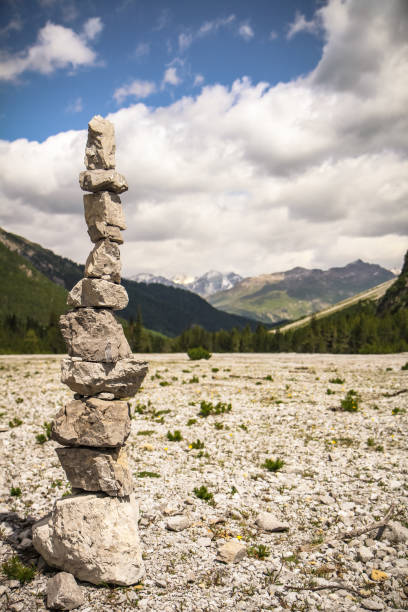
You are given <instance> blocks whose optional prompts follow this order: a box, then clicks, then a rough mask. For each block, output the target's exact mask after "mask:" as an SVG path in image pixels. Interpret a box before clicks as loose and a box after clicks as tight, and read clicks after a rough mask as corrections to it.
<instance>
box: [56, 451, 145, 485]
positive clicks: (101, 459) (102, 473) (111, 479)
mask: <svg viewBox="0 0 408 612" xmlns="http://www.w3.org/2000/svg"><path fill="white" fill-rule="evenodd" d="M55 452H56V453H57V455H58V459H59V460H60V462H61V465H62V468H63V470H64V471H65V473H66V475H67V478H68V480H69V481H70V483H71V485H72V487H73V488H76V489H84V490H85V491H103V492H104V493H107V494H108V495H112V496H119V497H125V496H128V495H130V494H131V492H132V490H133V483H132V473H131V471H130V469H129V465H128V460H127V454H126V450H125V449H124V447H120V448H119V449H114V450H102V449H93V448H85V447H79V448H67V447H62V448H61V447H60V448H56V449H55Z"/></svg>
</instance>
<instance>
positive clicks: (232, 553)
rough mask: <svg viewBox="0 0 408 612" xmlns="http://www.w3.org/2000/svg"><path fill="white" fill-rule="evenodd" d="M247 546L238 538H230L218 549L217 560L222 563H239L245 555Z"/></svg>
mask: <svg viewBox="0 0 408 612" xmlns="http://www.w3.org/2000/svg"><path fill="white" fill-rule="evenodd" d="M245 554H246V546H245V544H242V543H241V542H239V541H238V540H230V541H229V542H227V543H226V544H223V545H222V546H220V548H219V549H218V553H217V561H222V563H237V562H238V561H241V559H243V558H244V557H245Z"/></svg>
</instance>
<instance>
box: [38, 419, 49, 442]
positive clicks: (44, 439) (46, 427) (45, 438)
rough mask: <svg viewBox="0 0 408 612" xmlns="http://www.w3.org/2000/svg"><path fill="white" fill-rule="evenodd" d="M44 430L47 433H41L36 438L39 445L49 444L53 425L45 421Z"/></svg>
mask: <svg viewBox="0 0 408 612" xmlns="http://www.w3.org/2000/svg"><path fill="white" fill-rule="evenodd" d="M43 429H44V432H45V433H40V434H37V435H36V436H35V439H36V441H37V444H44V443H45V442H48V440H51V423H48V422H47V421H44V423H43Z"/></svg>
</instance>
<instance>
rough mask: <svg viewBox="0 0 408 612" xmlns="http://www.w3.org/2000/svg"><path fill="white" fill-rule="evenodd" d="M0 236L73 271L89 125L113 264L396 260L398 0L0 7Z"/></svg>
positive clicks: (403, 219) (406, 94)
mask: <svg viewBox="0 0 408 612" xmlns="http://www.w3.org/2000/svg"><path fill="white" fill-rule="evenodd" d="M0 11H1V12H0V19H1V23H0V45H1V53H0V96H1V108H0V128H1V139H2V140H0V168H1V170H0V225H1V226H2V227H4V228H5V229H7V230H9V231H12V232H15V233H18V234H20V235H23V236H25V237H26V238H28V239H30V240H33V241H36V242H39V243H40V244H42V245H43V246H46V247H48V248H51V249H53V250H54V251H55V252H57V253H60V254H62V255H65V256H68V257H70V258H71V259H74V260H75V261H78V262H83V261H84V260H85V258H86V256H87V253H88V252H89V250H90V247H91V245H90V243H89V239H88V236H87V234H86V226H85V223H84V219H83V204H82V193H81V191H80V189H79V187H78V179H77V177H78V173H79V172H80V171H81V170H82V169H83V154H84V147H85V142H86V127H87V123H88V121H89V120H90V118H91V117H92V116H93V115H95V114H101V115H103V116H106V117H108V118H109V119H110V120H111V121H112V122H113V123H114V125H115V131H116V143H117V156H116V158H117V169H118V171H119V172H122V173H123V174H124V175H125V176H126V178H127V180H128V182H129V192H128V193H126V194H124V196H123V202H124V206H125V213H126V217H127V223H128V229H127V231H126V233H125V244H124V246H123V247H122V255H123V272H124V275H125V276H132V275H133V274H136V273H138V272H151V273H159V274H163V275H167V276H171V275H173V274H179V273H186V274H188V275H193V276H194V275H200V274H202V273H204V272H206V271H207V270H209V269H218V270H221V271H223V272H228V271H235V272H237V273H240V274H242V275H251V276H252V275H256V274H262V273H270V272H276V271H280V270H286V269H289V268H290V267H293V266H296V265H303V266H305V267H322V268H328V267H330V266H336V265H337V266H339V265H344V264H347V263H349V262H350V261H353V260H355V259H357V258H362V259H364V260H366V261H371V262H375V263H379V264H382V265H384V266H387V267H390V268H398V267H400V265H401V262H402V258H403V255H404V253H405V251H406V249H407V233H408V207H407V200H408V115H407V112H406V109H407V108H408V41H407V36H406V32H407V31H408V3H407V2H406V0H388V1H387V2H384V1H383V0H315V1H312V0H285V2H283V1H281V0H269V1H267V0H254V2H252V3H248V2H238V1H234V2H214V1H212V0H211V1H208V2H206V3H198V2H172V3H164V2H150V3H148V2H144V1H133V0H117V1H116V2H112V1H111V2H105V1H104V0H98V1H96V0H3V1H2V2H1V8H0Z"/></svg>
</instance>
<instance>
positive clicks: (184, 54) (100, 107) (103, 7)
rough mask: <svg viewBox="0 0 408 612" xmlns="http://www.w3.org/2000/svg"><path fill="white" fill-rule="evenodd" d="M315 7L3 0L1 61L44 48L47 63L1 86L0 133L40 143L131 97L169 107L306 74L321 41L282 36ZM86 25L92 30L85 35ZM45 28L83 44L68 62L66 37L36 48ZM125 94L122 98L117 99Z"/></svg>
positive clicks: (275, 2)
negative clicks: (210, 91) (202, 94)
mask: <svg viewBox="0 0 408 612" xmlns="http://www.w3.org/2000/svg"><path fill="white" fill-rule="evenodd" d="M315 9H316V1H315V0H286V1H285V2H281V1H280V0H255V1H254V2H252V3H248V2H242V1H240V2H237V1H236V0H235V1H229V2H221V3H220V2H215V1H214V0H212V1H208V2H205V3H199V2H180V1H179V2H172V3H165V2H146V1H137V0H130V1H127V0H117V1H116V2H111V1H109V2H108V1H106V0H99V1H98V2H95V1H92V0H82V1H81V2H74V1H73V0H72V1H64V0H43V1H37V2H36V1H33V0H29V1H23V0H22V1H18V0H5V2H3V3H2V15H1V17H2V24H1V32H2V37H1V42H2V49H3V53H7V54H9V56H11V57H12V58H14V57H16V56H20V57H25V56H27V55H28V54H29V53H30V49H31V50H32V49H33V48H35V47H37V48H38V47H42V48H43V53H46V54H47V56H48V58H49V62H50V65H49V67H48V69H47V72H46V73H45V74H41V72H40V70H38V67H37V66H36V68H37V69H36V68H33V67H32V64H31V67H30V65H28V66H27V69H26V70H24V71H23V72H21V73H18V72H17V69H16V70H15V73H14V75H13V78H12V79H9V80H7V81H3V83H2V84H1V99H2V100H3V102H2V116H1V130H2V135H3V137H6V138H7V139H15V138H21V137H25V138H29V139H36V140H43V139H44V138H46V137H48V136H49V135H51V134H53V133H57V132H59V131H61V130H67V129H81V128H83V126H84V124H86V122H87V121H88V118H89V117H90V116H92V115H94V114H96V113H100V114H103V115H106V114H107V113H110V112H114V111H116V110H117V109H118V108H120V107H122V106H128V105H129V103H131V102H134V101H135V100H137V99H139V100H141V99H143V100H145V101H146V103H147V104H149V105H152V106H161V105H167V104H169V103H171V102H172V101H173V100H174V99H176V98H180V97H182V96H184V95H187V96H191V95H193V96H194V95H196V94H197V91H198V89H197V88H198V87H199V86H201V85H203V84H211V83H221V84H224V85H229V84H230V83H232V82H233V81H234V80H235V79H238V78H240V77H241V76H242V75H244V74H245V75H248V76H250V78H251V80H252V81H253V82H258V81H266V82H269V83H271V84H275V83H277V82H279V81H290V80H291V79H293V78H296V77H297V76H298V75H300V74H304V73H307V72H309V71H310V70H311V69H312V68H313V66H314V65H315V64H316V62H317V61H318V59H319V57H320V55H321V47H322V37H321V36H311V35H310V34H309V33H308V32H307V30H306V31H304V32H302V33H301V34H300V35H298V36H292V37H289V36H288V34H289V32H290V28H291V27H292V28H293V24H294V23H295V22H296V19H297V18H298V15H299V12H301V14H302V15H304V17H305V19H306V20H310V19H311V18H312V16H313V14H314V11H315ZM87 23H88V24H93V29H92V28H91V32H90V33H89V34H88V35H86V33H85V31H86V24H87ZM47 24H48V25H49V24H54V25H57V26H59V28H64V29H65V30H69V31H70V34H71V39H72V40H73V41H74V42H77V41H79V45H78V48H77V49H74V48H72V50H71V53H69V52H68V53H65V57H64V60H62V59H61V55H62V52H61V49H59V48H58V46H57V45H58V40H61V38H62V36H61V35H62V34H63V32H62V30H61V31H60V32H58V31H55V32H54V33H52V35H53V39H52V42H49V44H48V48H47V47H45V45H44V44H41V32H44V28H46V27H47ZM84 28H85V30H84ZM84 49H88V50H89V51H90V53H89V54H88V56H87V55H86V54H84V53H83V50H84ZM6 57H7V56H6ZM16 68H17V67H16ZM166 75H167V77H166ZM135 81H137V82H145V83H149V84H150V90H149V89H147V90H146V89H145V90H143V89H141V87H139V90H137V89H135V88H134V90H135V91H138V92H139V95H135V94H131V93H129V95H127V96H125V95H124V92H125V90H124V89H123V88H126V87H129V86H131V84H132V83H134V82H135ZM121 88H122V90H123V95H122V96H120V94H117V95H116V97H114V96H115V92H118V91H119V92H120V90H121ZM130 91H131V88H130ZM149 91H151V93H149V95H147V93H146V92H149ZM34 115H35V117H34Z"/></svg>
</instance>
